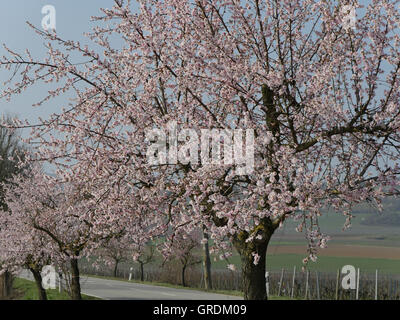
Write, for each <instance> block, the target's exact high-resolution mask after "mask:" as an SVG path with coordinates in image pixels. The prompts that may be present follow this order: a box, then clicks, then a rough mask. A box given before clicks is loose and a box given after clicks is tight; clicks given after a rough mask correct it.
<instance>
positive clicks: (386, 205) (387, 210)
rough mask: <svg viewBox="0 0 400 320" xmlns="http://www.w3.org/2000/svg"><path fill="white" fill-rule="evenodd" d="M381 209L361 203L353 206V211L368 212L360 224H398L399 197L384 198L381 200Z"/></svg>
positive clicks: (399, 216)
mask: <svg viewBox="0 0 400 320" xmlns="http://www.w3.org/2000/svg"><path fill="white" fill-rule="evenodd" d="M382 205H383V211H382V212H379V211H378V210H377V209H376V208H373V207H372V206H370V205H368V204H361V205H359V206H357V207H356V208H354V210H353V213H369V214H370V215H368V216H367V217H365V218H364V219H363V220H362V221H361V224H363V225H367V226H400V199H396V198H393V197H390V198H386V199H384V200H383V202H382Z"/></svg>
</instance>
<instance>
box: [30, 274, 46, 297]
mask: <svg viewBox="0 0 400 320" xmlns="http://www.w3.org/2000/svg"><path fill="white" fill-rule="evenodd" d="M29 270H30V271H31V272H32V274H33V277H34V278H35V283H36V287H37V289H38V294H39V300H47V293H46V290H45V289H44V288H43V285H42V275H41V274H40V270H38V269H34V268H29Z"/></svg>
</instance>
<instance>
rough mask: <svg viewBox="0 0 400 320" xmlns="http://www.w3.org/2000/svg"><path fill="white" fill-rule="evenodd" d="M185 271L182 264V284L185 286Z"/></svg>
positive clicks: (184, 266)
mask: <svg viewBox="0 0 400 320" xmlns="http://www.w3.org/2000/svg"><path fill="white" fill-rule="evenodd" d="M185 271H186V265H183V266H182V286H184V287H186V282H185Z"/></svg>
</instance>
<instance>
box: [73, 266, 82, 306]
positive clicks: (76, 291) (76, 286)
mask: <svg viewBox="0 0 400 320" xmlns="http://www.w3.org/2000/svg"><path fill="white" fill-rule="evenodd" d="M71 275H72V279H71V298H72V300H82V295H81V285H80V281H79V267H78V260H77V259H71Z"/></svg>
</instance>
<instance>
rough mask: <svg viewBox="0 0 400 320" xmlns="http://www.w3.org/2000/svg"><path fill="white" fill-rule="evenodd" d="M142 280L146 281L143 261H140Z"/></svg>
mask: <svg viewBox="0 0 400 320" xmlns="http://www.w3.org/2000/svg"><path fill="white" fill-rule="evenodd" d="M140 281H144V268H143V263H141V262H140Z"/></svg>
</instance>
